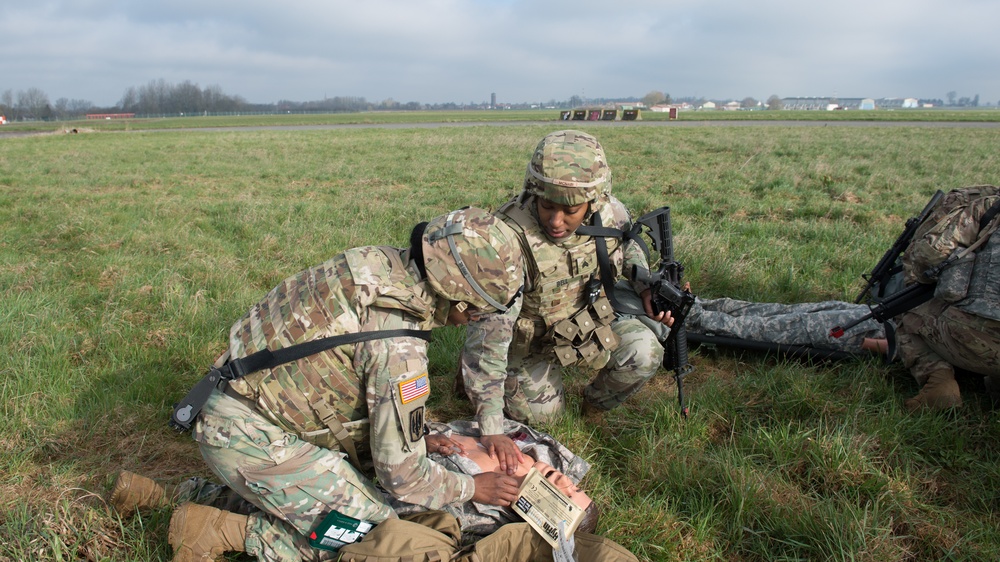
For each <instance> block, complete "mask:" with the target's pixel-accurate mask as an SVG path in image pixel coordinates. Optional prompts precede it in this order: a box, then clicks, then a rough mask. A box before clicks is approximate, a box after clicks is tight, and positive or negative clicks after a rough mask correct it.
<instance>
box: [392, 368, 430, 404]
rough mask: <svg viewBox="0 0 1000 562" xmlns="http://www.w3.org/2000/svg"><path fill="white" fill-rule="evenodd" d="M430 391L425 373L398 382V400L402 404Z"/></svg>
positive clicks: (421, 396)
mask: <svg viewBox="0 0 1000 562" xmlns="http://www.w3.org/2000/svg"><path fill="white" fill-rule="evenodd" d="M430 393H431V385H430V383H429V381H428V380H427V373H424V374H422V375H418V376H416V377H413V378H412V379H408V380H405V381H401V382H400V383H399V401H400V402H402V403H403V404H407V403H409V402H413V401H414V400H416V399H418V398H423V397H424V396H427V395H428V394H430Z"/></svg>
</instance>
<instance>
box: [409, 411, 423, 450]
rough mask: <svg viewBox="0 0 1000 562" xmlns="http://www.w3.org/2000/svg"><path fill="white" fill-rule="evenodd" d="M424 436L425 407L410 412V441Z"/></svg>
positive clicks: (418, 439) (415, 440)
mask: <svg viewBox="0 0 1000 562" xmlns="http://www.w3.org/2000/svg"><path fill="white" fill-rule="evenodd" d="M423 438H424V407H423V406H421V407H419V408H417V409H415V410H413V411H412V412H410V441H411V442H414V443H415V442H417V441H420V440H421V439H423Z"/></svg>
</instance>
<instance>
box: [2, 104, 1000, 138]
mask: <svg viewBox="0 0 1000 562" xmlns="http://www.w3.org/2000/svg"><path fill="white" fill-rule="evenodd" d="M561 112H562V110H559V109H518V110H469V111H463V110H448V111H362V112H356V113H320V114H291V113H290V114H285V115H276V114H266V115H256V114H249V113H248V114H238V115H226V116H215V115H212V116H203V115H190V116H183V117H158V118H139V119H80V120H71V121H51V122H50V121H33V122H25V123H22V122H18V123H9V124H7V125H4V126H3V127H0V133H4V132H7V133H17V132H66V131H71V130H73V129H76V130H77V131H83V132H89V131H144V130H163V129H187V128H206V127H303V128H309V127H322V126H331V125H385V126H392V125H401V124H433V123H473V124H474V123H494V122H501V123H518V122H520V123H527V122H536V123H537V122H560V114H561ZM669 120H670V116H669V114H667V113H663V112H654V111H648V110H646V111H642V112H641V115H640V121H669ZM677 121H679V122H691V121H693V122H699V121H833V122H838V121H875V122H903V121H930V122H997V121H1000V109H996V108H977V109H944V108H934V109H907V110H877V111H805V110H780V111H722V110H712V111H707V110H685V111H680V112H679V113H678V117H677ZM619 123H620V122H619ZM603 124H604V125H607V124H609V123H603ZM586 125H588V122H587V121H569V122H560V124H559V125H557V126H573V127H577V128H579V127H581V126H586ZM0 138H2V136H0Z"/></svg>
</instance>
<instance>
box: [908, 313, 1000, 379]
mask: <svg viewBox="0 0 1000 562" xmlns="http://www.w3.org/2000/svg"><path fill="white" fill-rule="evenodd" d="M896 338H897V340H898V342H899V354H900V357H901V358H902V360H903V364H904V365H906V367H907V368H909V369H910V374H912V375H913V378H914V379H916V381H917V384H920V385H923V384H924V383H925V382H927V377H928V375H929V374H930V373H933V372H935V371H940V370H952V371H953V370H954V369H952V366H955V367H958V368H960V369H964V370H966V371H971V372H973V373H979V374H981V375H985V376H988V377H1000V322H997V321H996V320H989V319H986V318H982V317H979V316H974V315H972V314H968V313H966V312H963V311H962V310H961V309H959V308H956V307H954V306H950V305H948V304H947V303H945V302H944V301H941V300H939V299H931V300H930V301H928V302H926V303H924V304H922V305H920V306H918V307H916V308H914V309H913V310H910V311H909V312H907V313H905V314H903V315H902V316H900V319H899V329H898V330H897V331H896Z"/></svg>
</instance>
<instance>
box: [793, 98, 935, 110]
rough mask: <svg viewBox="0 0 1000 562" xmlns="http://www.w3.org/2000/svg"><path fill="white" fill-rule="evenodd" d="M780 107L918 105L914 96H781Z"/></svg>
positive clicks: (883, 107) (899, 107) (851, 107)
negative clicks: (874, 97)
mask: <svg viewBox="0 0 1000 562" xmlns="http://www.w3.org/2000/svg"><path fill="white" fill-rule="evenodd" d="M781 107H782V109H816V110H831V109H864V110H872V109H908V108H915V107H920V102H919V101H918V100H917V99H916V98H880V99H873V98H840V97H826V98H824V97H815V98H781Z"/></svg>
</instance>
